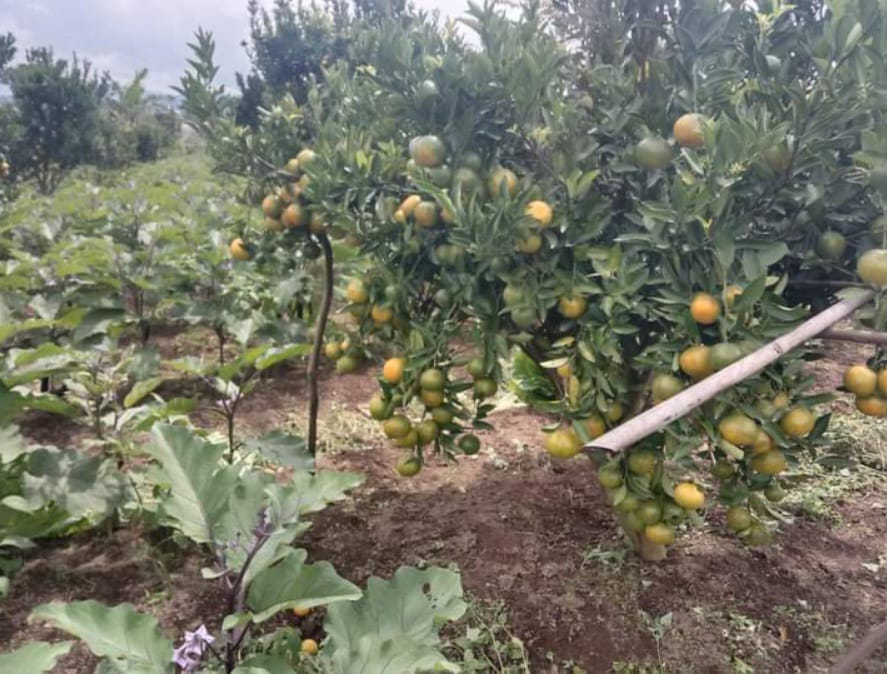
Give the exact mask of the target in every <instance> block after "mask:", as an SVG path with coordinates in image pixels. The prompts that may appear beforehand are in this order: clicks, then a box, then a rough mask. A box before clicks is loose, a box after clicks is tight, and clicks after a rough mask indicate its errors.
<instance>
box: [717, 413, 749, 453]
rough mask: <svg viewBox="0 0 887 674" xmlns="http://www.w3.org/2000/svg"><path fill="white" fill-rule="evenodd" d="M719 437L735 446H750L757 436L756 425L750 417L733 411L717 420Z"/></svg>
mask: <svg viewBox="0 0 887 674" xmlns="http://www.w3.org/2000/svg"><path fill="white" fill-rule="evenodd" d="M718 432H719V433H720V434H721V437H722V438H724V440H726V441H727V442H729V443H732V444H734V445H736V446H737V447H751V446H753V445H754V444H755V439H756V438H757V437H758V427H757V425H756V424H755V422H754V420H753V419H752V418H751V417H748V416H746V415H744V414H742V413H741V412H733V413H731V414H729V415H727V416H726V417H724V418H723V419H721V420H720V421H719V422H718Z"/></svg>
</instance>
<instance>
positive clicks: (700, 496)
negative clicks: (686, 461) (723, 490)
mask: <svg viewBox="0 0 887 674" xmlns="http://www.w3.org/2000/svg"><path fill="white" fill-rule="evenodd" d="M674 500H675V503H677V504H678V505H679V506H681V508H683V509H684V510H699V509H700V508H701V507H702V506H704V505H705V494H704V493H703V491H702V490H701V489H700V488H699V487H698V486H697V485H696V484H694V483H693V482H681V483H680V484H678V485H675V488H674Z"/></svg>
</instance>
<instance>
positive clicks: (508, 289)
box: [502, 285, 524, 307]
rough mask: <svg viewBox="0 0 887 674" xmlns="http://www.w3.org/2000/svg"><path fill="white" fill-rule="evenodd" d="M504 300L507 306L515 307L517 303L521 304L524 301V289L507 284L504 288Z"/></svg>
mask: <svg viewBox="0 0 887 674" xmlns="http://www.w3.org/2000/svg"><path fill="white" fill-rule="evenodd" d="M502 301H504V302H505V306H507V307H513V306H515V305H516V304H520V303H521V302H523V301H524V291H523V290H521V289H520V288H518V287H517V286H513V285H507V286H505V288H504V290H502Z"/></svg>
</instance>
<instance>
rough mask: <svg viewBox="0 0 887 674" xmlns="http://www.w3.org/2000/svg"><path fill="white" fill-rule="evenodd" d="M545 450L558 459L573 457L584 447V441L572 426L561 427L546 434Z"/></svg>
mask: <svg viewBox="0 0 887 674" xmlns="http://www.w3.org/2000/svg"><path fill="white" fill-rule="evenodd" d="M543 445H544V447H545V451H546V452H548V453H549V454H551V455H552V456H554V457H556V458H558V459H571V458H573V457H574V456H576V455H577V454H578V453H579V452H580V450H581V449H582V441H581V440H580V439H579V436H578V435H576V431H574V430H573V429H572V428H559V429H557V430H556V431H553V432H551V433H549V434H548V435H546V436H545V441H544V442H543Z"/></svg>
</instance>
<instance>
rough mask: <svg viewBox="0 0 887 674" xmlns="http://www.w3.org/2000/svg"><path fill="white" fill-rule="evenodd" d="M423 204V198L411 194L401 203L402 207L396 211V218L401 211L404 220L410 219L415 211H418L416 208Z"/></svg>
mask: <svg viewBox="0 0 887 674" xmlns="http://www.w3.org/2000/svg"><path fill="white" fill-rule="evenodd" d="M421 203H422V197H420V196H419V195H418V194H411V195H410V196H408V197H407V198H406V199H404V200H403V201H402V202H400V206H398V207H397V210H396V211H395V216H396V215H397V212H398V211H400V212H401V213H403V214H404V218H408V217H410V216H411V215H412V214H413V211H415V210H416V206H418V205H419V204H421Z"/></svg>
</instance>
